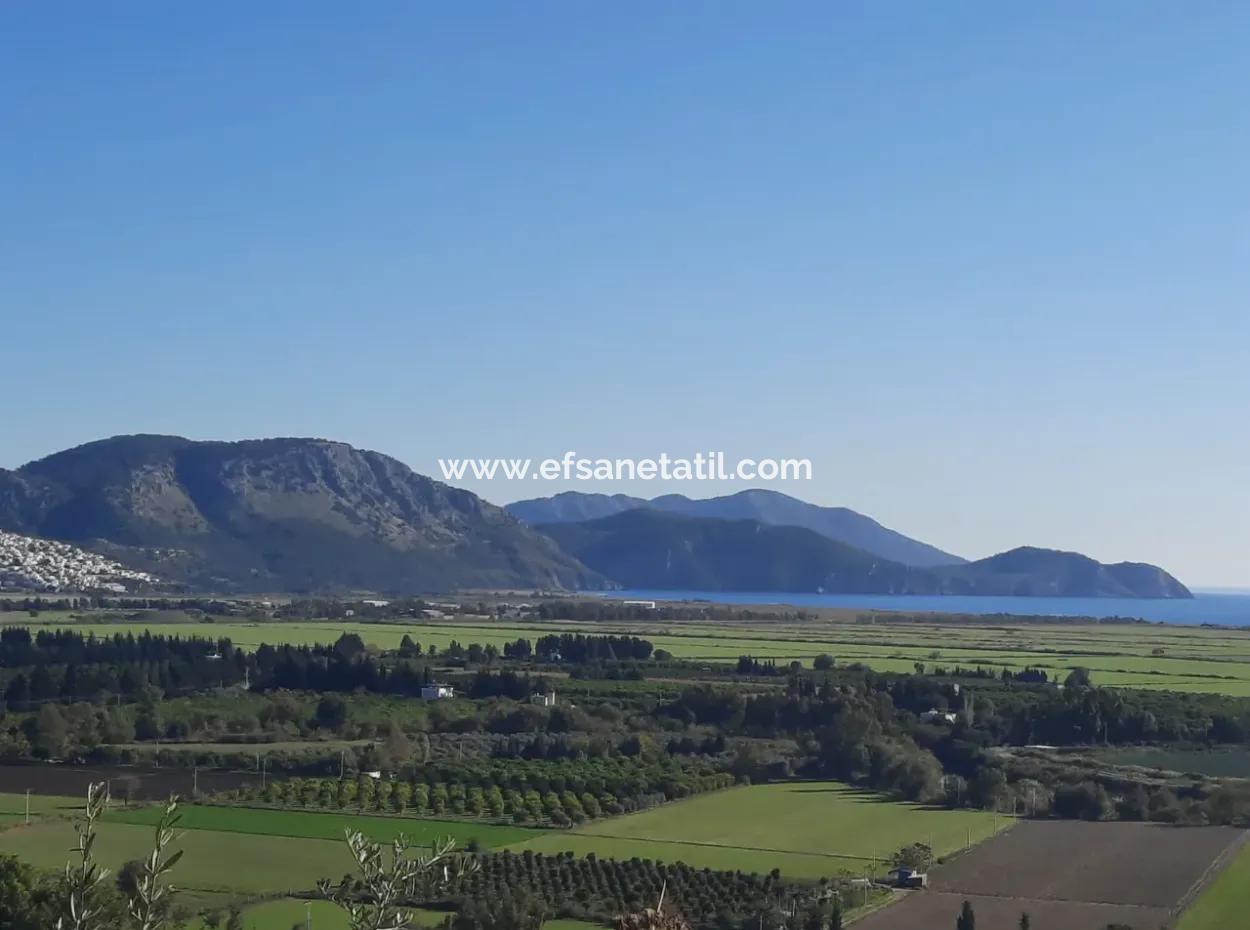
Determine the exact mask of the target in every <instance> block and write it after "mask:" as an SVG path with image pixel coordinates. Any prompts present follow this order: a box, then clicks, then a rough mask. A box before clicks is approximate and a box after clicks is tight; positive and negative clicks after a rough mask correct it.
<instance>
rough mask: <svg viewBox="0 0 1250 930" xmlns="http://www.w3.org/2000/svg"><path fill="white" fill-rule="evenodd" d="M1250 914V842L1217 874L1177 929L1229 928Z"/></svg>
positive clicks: (1212, 929) (1213, 929)
mask: <svg viewBox="0 0 1250 930" xmlns="http://www.w3.org/2000/svg"><path fill="white" fill-rule="evenodd" d="M1247 913H1250V844H1246V845H1243V846H1242V847H1241V851H1240V852H1238V853H1237V855H1236V856H1235V857H1234V858H1233V860H1232V861H1231V862H1230V863H1229V864H1228V866H1226V867H1225V869H1224V870H1223V871H1222V872H1221V873H1220V874H1219V875H1217V876H1216V877H1215V879H1214V880H1213V881H1212V882H1211V884H1209V885H1207V887H1206V888H1204V889H1203V891H1202V894H1200V895H1199V896H1198V899H1197V900H1196V901H1194V903H1193V904H1191V905H1190V906H1189V907H1188V908H1187V909H1186V910H1185V913H1183V914H1182V915H1181V919H1180V920H1179V921H1178V922H1177V924H1176V930H1227V928H1229V927H1240V926H1245V924H1246V914H1247Z"/></svg>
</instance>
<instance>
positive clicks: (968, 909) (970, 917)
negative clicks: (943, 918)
mask: <svg viewBox="0 0 1250 930" xmlns="http://www.w3.org/2000/svg"><path fill="white" fill-rule="evenodd" d="M955 930H977V915H976V914H975V913H973V911H972V904H971V903H970V902H968V901H965V902H964V903H963V907H961V908H960V909H959V917H958V918H956V920H955Z"/></svg>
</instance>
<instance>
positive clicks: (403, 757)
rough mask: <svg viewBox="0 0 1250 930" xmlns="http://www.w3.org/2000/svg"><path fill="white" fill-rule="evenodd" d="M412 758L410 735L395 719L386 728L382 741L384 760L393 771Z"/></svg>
mask: <svg viewBox="0 0 1250 930" xmlns="http://www.w3.org/2000/svg"><path fill="white" fill-rule="evenodd" d="M411 758H412V744H411V743H410V742H409V741H408V736H407V735H406V734H405V733H404V731H403V729H401V728H400V726H399V724H398V723H396V722H395V721H394V720H392V721H391V722H390V725H389V726H388V727H387V730H386V738H385V739H383V741H382V760H383V762H384V763H385V765H386V767H387V768H389V769H390V770H391V771H394V770H396V769H399V768H402V767H403V766H404V764H405V763H407V762H408V760H409V759H411Z"/></svg>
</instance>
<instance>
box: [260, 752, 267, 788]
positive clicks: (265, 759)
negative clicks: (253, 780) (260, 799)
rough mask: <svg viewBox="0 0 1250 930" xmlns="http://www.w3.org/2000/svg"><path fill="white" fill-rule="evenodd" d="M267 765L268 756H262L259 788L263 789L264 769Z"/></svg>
mask: <svg viewBox="0 0 1250 930" xmlns="http://www.w3.org/2000/svg"><path fill="white" fill-rule="evenodd" d="M268 765H269V757H268V756H264V757H262V758H261V760H260V790H261V791H264V790H265V769H266V768H267V767H268Z"/></svg>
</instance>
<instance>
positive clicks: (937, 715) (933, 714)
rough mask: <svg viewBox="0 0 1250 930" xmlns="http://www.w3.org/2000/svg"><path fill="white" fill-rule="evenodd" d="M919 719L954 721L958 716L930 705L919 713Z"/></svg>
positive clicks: (928, 721) (943, 721) (925, 720)
mask: <svg viewBox="0 0 1250 930" xmlns="http://www.w3.org/2000/svg"><path fill="white" fill-rule="evenodd" d="M920 719H921V720H923V721H924V722H925V723H954V722H955V721H956V720H958V719H959V718H958V716H956V715H955V714H953V713H951V712H950V711H942V710H938V709H937V708H936V707H931V708H929V709H928V710H926V711H925V712H924V713H923V714H921V715H920Z"/></svg>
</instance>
